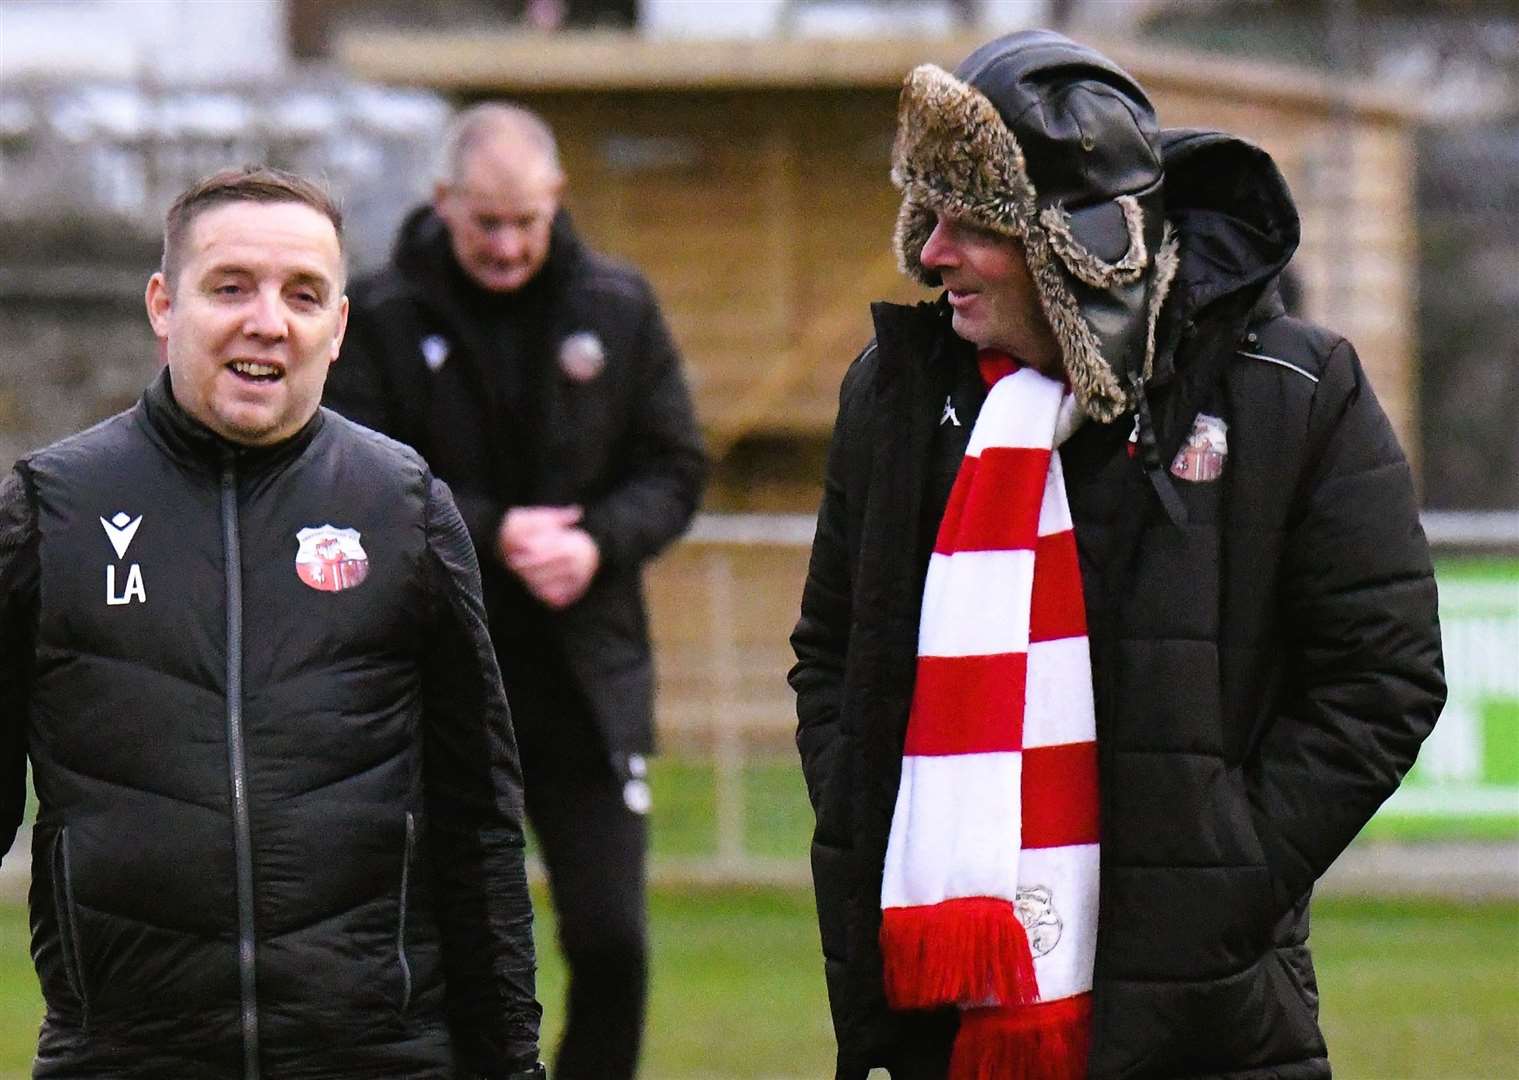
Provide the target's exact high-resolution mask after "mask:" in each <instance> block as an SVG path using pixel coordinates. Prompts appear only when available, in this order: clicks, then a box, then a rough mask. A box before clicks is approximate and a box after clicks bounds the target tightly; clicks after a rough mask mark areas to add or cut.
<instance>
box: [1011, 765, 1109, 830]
mask: <svg viewBox="0 0 1519 1080" xmlns="http://www.w3.org/2000/svg"><path fill="white" fill-rule="evenodd" d="M1021 800H1022V804H1023V846H1024V847H1025V848H1052V847H1065V846H1066V845H1068V844H1095V843H1097V744H1096V743H1094V742H1079V743H1066V744H1064V745H1062V746H1035V747H1030V748H1029V749H1027V750H1025V751H1024V752H1023V788H1022V791H1021Z"/></svg>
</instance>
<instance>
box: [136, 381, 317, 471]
mask: <svg viewBox="0 0 1519 1080" xmlns="http://www.w3.org/2000/svg"><path fill="white" fill-rule="evenodd" d="M137 408H138V412H139V415H140V416H141V418H142V424H143V427H144V428H145V429H146V430H147V432H148V435H149V437H150V438H151V439H152V440H153V441H154V442H155V443H156V444H157V445H158V446H159V448H160V449H162V450H163V451H164V452H165V453H166V454H168V455H169V456H170V457H172V458H173V459H175V460H176V461H178V462H180V463H181V464H184V465H188V466H190V467H192V468H202V469H210V470H215V469H219V468H221V467H222V465H224V464H226V463H227V462H229V461H230V462H232V463H235V464H236V465H237V467H238V470H239V471H240V472H265V471H268V470H271V469H276V468H279V467H280V466H282V465H284V464H286V463H288V462H290V461H293V460H295V459H296V458H297V457H299V456H300V455H301V453H302V452H304V451H305V449H306V448H307V447H308V446H310V445H311V442H312V440H313V439H315V438H316V436H317V433H318V432H320V431H321V430H322V427H323V425H324V424H325V422H326V421H325V419H324V418H323V416H322V410H321V409H318V410H317V411H316V412H315V413H314V414H313V415H312V417H311V419H309V420H307V421H306V423H305V424H304V425H302V427H301V429H300V430H299V431H297V432H296V433H295V434H294V435H292V436H290V438H288V439H285V440H283V441H282V442H278V443H274V444H273V445H270V446H245V445H243V444H242V443H235V442H233V441H231V440H230V439H225V438H223V437H222V436H220V435H218V434H217V433H216V432H214V431H212V430H211V429H210V428H208V427H206V426H205V425H204V424H202V423H201V422H200V421H199V420H197V419H195V417H193V416H191V415H190V414H189V413H187V412H186V411H185V410H184V409H183V408H182V407H181V406H180V404H179V402H178V401H176V400H174V387H173V381H172V379H171V378H170V376H169V369H168V367H167V366H165V367H164V368H163V369H162V370H161V371H159V373H158V376H157V377H156V378H155V379H154V380H153V381H152V382H151V383H149V384H148V388H147V389H146V390H144V391H143V394H142V398H141V399H140V400H139V401H138V405H137Z"/></svg>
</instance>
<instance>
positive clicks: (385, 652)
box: [24, 377, 447, 1077]
mask: <svg viewBox="0 0 1519 1080" xmlns="http://www.w3.org/2000/svg"><path fill="white" fill-rule="evenodd" d="M24 467H25V469H26V471H27V472H28V473H29V475H30V479H31V483H32V486H33V490H34V492H35V498H36V507H37V521H38V528H39V533H40V543H39V555H40V566H41V579H40V611H39V616H38V627H37V637H36V668H35V683H34V687H33V693H32V697H31V710H30V716H29V752H30V755H31V758H32V762H33V770H34V782H35V785H36V789H37V794H38V798H39V812H38V819H37V824H36V829H35V832H34V841H33V871H34V882H35V884H34V886H33V895H32V902H33V911H34V914H33V927H34V946H33V951H34V954H35V956H36V959H37V967H38V971H39V974H40V976H41V979H42V984H43V994H44V997H45V998H46V1001H47V1020H46V1022H45V1024H44V1028H43V1034H42V1039H41V1045H40V1049H39V1070H38V1075H44V1076H45V1075H52V1074H53V1072H55V1071H56V1072H59V1073H62V1072H64V1071H67V1070H70V1069H72V1070H78V1069H80V1068H84V1069H85V1070H86V1071H91V1070H98V1071H99V1072H100V1073H101V1074H104V1073H106V1072H109V1071H110V1070H112V1069H115V1068H124V1067H133V1068H138V1069H141V1068H143V1067H144V1062H157V1063H158V1065H157V1067H158V1068H160V1069H162V1070H166V1071H164V1072H163V1073H162V1074H163V1075H170V1074H175V1075H190V1074H191V1073H192V1072H193V1074H194V1075H227V1076H238V1075H241V1076H245V1077H251V1076H257V1075H259V1074H260V1070H262V1073H263V1075H267V1076H284V1075H296V1072H295V1069H296V1063H298V1062H300V1063H305V1064H306V1065H307V1066H309V1065H310V1064H311V1062H312V1060H313V1055H316V1056H317V1057H320V1056H322V1055H321V1053H320V1051H328V1052H332V1053H338V1054H341V1056H340V1057H337V1058H335V1059H334V1060H337V1061H343V1062H349V1063H357V1062H359V1061H360V1060H362V1058H363V1055H362V1053H360V1052H359V1050H358V1049H357V1048H358V1047H360V1046H363V1045H367V1044H371V1043H373V1044H376V1045H379V1044H388V1045H390V1046H392V1047H395V1046H397V1045H401V1044H405V1045H407V1046H409V1047H411V1048H412V1049H413V1050H419V1051H420V1050H422V1047H421V1045H420V1044H422V1043H426V1044H428V1045H429V1046H430V1047H431V1048H432V1049H431V1050H430V1051H425V1052H422V1054H421V1057H420V1058H410V1059H409V1060H410V1061H411V1062H412V1064H413V1065H414V1066H418V1069H417V1074H418V1075H420V1074H421V1072H422V1071H423V1070H422V1069H421V1068H420V1066H421V1065H422V1064H423V1063H424V1061H425V1060H426V1059H427V1058H429V1057H435V1058H436V1059H437V1060H439V1061H441V1060H443V1058H444V1057H445V1056H446V1053H447V1050H446V1036H445V1035H444V1034H443V1033H442V1024H441V1019H440V1016H439V1013H440V1011H441V1010H440V1006H439V999H441V972H440V970H439V964H438V949H437V930H436V925H435V921H434V919H433V916H432V911H431V902H430V898H429V897H427V896H426V895H424V894H425V891H426V890H425V889H423V888H422V886H423V885H424V883H425V880H426V877H427V875H425V874H417V873H415V872H414V865H415V864H416V863H417V862H418V861H419V860H420V859H421V855H420V853H419V850H418V849H419V846H420V844H421V843H422V837H423V836H424V827H423V822H422V796H421V781H420V768H421V761H420V754H419V745H420V743H419V739H418V731H417V725H418V722H419V709H418V702H419V697H418V693H417V690H418V672H417V660H416V658H417V656H418V655H419V654H420V652H421V649H420V641H419V638H420V635H421V634H422V633H423V632H424V631H425V626H426V623H427V619H426V614H427V605H428V604H429V602H430V598H429V596H428V591H427V585H426V573H425V564H424V558H425V550H426V506H427V493H428V484H429V477H428V474H427V472H426V469H425V466H424V465H423V464H422V462H421V460H420V459H419V458H418V457H417V456H416V455H415V454H412V453H411V452H410V451H407V450H405V449H404V448H400V447H399V446H398V444H395V443H392V442H390V441H389V440H386V439H383V438H382V437H379V436H376V435H374V434H372V433H369V432H367V431H365V430H364V429H362V428H359V427H357V426H355V425H353V424H350V423H349V422H347V421H345V420H343V419H341V418H339V417H337V416H335V415H333V414H330V413H326V412H325V411H323V412H321V413H318V415H317V416H316V417H314V418H313V419H312V421H311V422H310V423H308V424H307V425H306V427H305V428H304V429H302V431H301V432H300V433H299V434H297V435H296V436H295V437H294V438H292V439H291V440H288V441H287V442H285V443H282V444H280V445H279V446H275V447H270V448H253V449H248V448H236V447H233V446H232V445H230V444H228V443H225V442H223V441H222V440H220V439H218V438H216V437H215V436H214V435H212V434H211V433H210V432H208V431H207V430H205V429H204V428H202V427H200V426H199V425H198V424H196V423H195V422H194V421H193V420H191V419H190V418H188V417H187V416H186V415H185V414H184V413H183V412H181V411H180V410H179V408H178V407H177V406H176V405H175V403H174V402H173V400H172V396H171V395H170V393H169V391H168V386H167V379H166V377H165V378H161V379H160V380H159V381H158V382H157V383H156V384H155V385H154V386H153V387H152V388H150V390H149V391H148V392H147V394H145V395H144V397H143V399H142V401H141V402H140V403H139V404H138V405H137V406H136V407H135V408H134V409H132V410H130V411H128V412H125V413H122V414H121V415H119V416H117V417H115V418H113V419H111V420H108V421H106V422H104V423H103V424H101V425H99V426H97V427H95V428H93V429H91V430H89V431H87V432H84V433H83V434H81V435H78V436H75V437H73V438H71V439H68V440H65V441H64V442H61V443H58V444H56V445H55V446H52V447H50V448H48V449H46V450H43V451H40V452H38V453H36V454H34V455H32V456H31V457H30V458H29V459H28V460H27V461H26V463H25V466H24ZM408 908H410V910H409V911H408ZM408 920H410V924H409V925H408ZM424 995H425V996H426V997H427V999H428V1000H427V1002H426V1003H425V1005H426V1007H425V1008H422V1007H419V1006H420V1005H421V1004H423V1003H422V1002H421V999H422V997H423V996H424ZM429 1014H431V1015H429ZM176 1070H178V1071H177V1072H176ZM150 1071H151V1068H150ZM91 1074H92V1075H94V1074H95V1073H94V1072H91ZM69 1075H74V1072H69ZM112 1075H114V1073H112ZM299 1075H303V1076H304V1075H323V1076H326V1075H329V1073H328V1072H326V1071H320V1072H313V1071H310V1069H309V1068H307V1069H304V1070H302V1071H301V1072H300V1073H299ZM331 1075H338V1073H336V1072H334V1073H332V1074H331Z"/></svg>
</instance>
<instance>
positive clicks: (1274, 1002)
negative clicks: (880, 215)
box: [791, 132, 1444, 1080]
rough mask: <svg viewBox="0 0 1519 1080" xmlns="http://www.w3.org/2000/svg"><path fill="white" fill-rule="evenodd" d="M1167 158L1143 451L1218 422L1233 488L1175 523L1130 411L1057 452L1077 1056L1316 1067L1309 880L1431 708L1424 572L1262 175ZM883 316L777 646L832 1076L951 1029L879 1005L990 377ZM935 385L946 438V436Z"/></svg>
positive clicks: (1394, 778) (1362, 384) (1249, 166)
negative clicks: (1066, 630)
mask: <svg viewBox="0 0 1519 1080" xmlns="http://www.w3.org/2000/svg"><path fill="white" fill-rule="evenodd" d="M1165 149H1166V164H1165V167H1166V175H1167V181H1166V201H1167V207H1168V216H1169V218H1170V220H1171V221H1172V223H1173V225H1174V226H1175V227H1176V229H1177V230H1178V233H1179V235H1180V239H1181V267H1180V270H1179V272H1178V276H1177V280H1176V282H1175V284H1174V286H1173V291H1172V293H1171V297H1170V299H1169V300H1168V302H1167V307H1166V310H1165V316H1164V320H1163V324H1162V327H1161V342H1162V348H1161V350H1160V354H1159V356H1158V357H1157V364H1156V371H1155V374H1154V377H1153V379H1152V380H1151V381H1150V383H1149V385H1148V396H1149V400H1150V404H1151V407H1152V410H1153V415H1154V420H1155V429H1156V434H1157V438H1158V440H1159V443H1160V449H1161V453H1162V455H1163V457H1162V460H1163V461H1167V462H1169V461H1171V460H1172V457H1173V456H1174V455H1175V454H1176V453H1177V451H1178V450H1179V449H1180V448H1181V446H1182V444H1183V442H1184V440H1185V439H1186V437H1187V436H1188V434H1189V433H1190V432H1191V431H1192V430H1193V424H1194V418H1195V417H1197V416H1198V415H1199V414H1206V415H1208V416H1211V417H1216V418H1219V419H1221V420H1223V421H1224V422H1225V423H1226V424H1227V444H1228V452H1227V459H1226V462H1225V464H1224V468H1223V472H1222V475H1221V477H1219V478H1217V479H1214V480H1211V481H1206V482H1186V481H1185V480H1181V479H1178V480H1177V481H1176V484H1175V486H1176V488H1177V489H1178V492H1179V494H1180V497H1181V499H1182V501H1183V503H1184V504H1185V509H1186V514H1187V522H1186V524H1185V525H1184V526H1182V527H1178V526H1177V525H1174V524H1172V523H1171V521H1170V520H1169V519H1168V517H1167V515H1166V514H1165V513H1163V512H1162V510H1161V507H1160V504H1159V502H1158V500H1157V499H1156V495H1155V492H1154V491H1153V490H1152V488H1151V485H1150V484H1149V483H1147V482H1146V480H1145V477H1144V475H1143V471H1142V469H1141V467H1140V464H1139V462H1138V460H1136V459H1135V458H1134V457H1132V456H1131V454H1130V452H1129V441H1128V437H1129V435H1130V432H1131V431H1132V430H1133V426H1134V425H1133V416H1132V413H1130V414H1127V415H1125V416H1123V417H1121V418H1120V419H1119V420H1117V421H1116V422H1114V423H1112V424H1108V425H1100V424H1096V423H1091V422H1088V423H1087V424H1085V425H1084V426H1083V427H1082V429H1081V430H1079V431H1078V432H1077V433H1076V434H1075V435H1074V436H1073V437H1072V438H1071V439H1070V441H1069V442H1068V443H1066V444H1065V446H1064V448H1063V449H1062V451H1061V454H1062V462H1063V465H1064V470H1065V476H1066V484H1067V488H1068V493H1069V497H1070V502H1071V510H1072V514H1073V517H1074V520H1075V525H1076V534H1077V543H1078V547H1079V549H1080V556H1081V569H1082V579H1083V586H1084V592H1085V597H1086V603H1087V609H1088V621H1089V625H1090V636H1091V648H1092V660H1093V663H1092V668H1093V677H1094V682H1095V685H1094V690H1095V697H1096V705H1097V727H1098V740H1099V754H1100V775H1101V806H1102V880H1101V908H1100V930H1099V935H1100V936H1099V942H1098V951H1097V960H1096V972H1095V987H1094V1007H1095V1029H1094V1039H1095V1042H1094V1046H1093V1051H1092V1057H1091V1063H1090V1072H1091V1075H1092V1076H1094V1077H1104V1078H1106V1077H1181V1076H1188V1077H1200V1076H1230V1077H1259V1078H1265V1077H1276V1078H1302V1080H1307V1078H1315V1077H1327V1076H1329V1064H1328V1059H1327V1055H1326V1050H1325V1046H1324V1041H1323V1038H1322V1036H1321V1034H1320V1032H1319V1028H1318V1023H1317V1011H1318V1010H1317V989H1316V986H1315V982H1314V974H1313V968H1312V965H1311V962H1310V958H1309V953H1308V948H1307V944H1306V938H1307V928H1308V921H1307V908H1308V898H1309V893H1310V890H1311V888H1312V885H1313V883H1314V881H1315V879H1316V878H1318V876H1319V875H1320V874H1321V873H1322V872H1323V871H1324V870H1325V869H1326V868H1327V867H1328V866H1329V864H1330V862H1331V861H1332V860H1333V859H1334V858H1335V856H1337V855H1338V854H1339V853H1340V852H1341V851H1342V850H1343V849H1344V847H1345V846H1346V845H1347V844H1348V843H1349V842H1350V840H1351V838H1352V837H1354V836H1355V834H1356V832H1357V831H1358V830H1359V829H1360V828H1361V827H1362V825H1364V824H1365V822H1366V821H1367V819H1368V818H1370V816H1371V815H1372V813H1373V812H1374V811H1375V810H1376V808H1377V806H1378V805H1379V804H1380V803H1381V802H1382V800H1383V799H1385V798H1386V797H1387V795H1388V794H1389V793H1391V792H1392V790H1393V789H1394V788H1395V787H1396V786H1397V784H1398V782H1399V779H1400V778H1401V777H1402V775H1403V773H1404V772H1405V771H1406V770H1407V768H1408V767H1409V765H1410V764H1411V763H1412V761H1413V759H1414V755H1415V753H1416V751H1417V749H1418V746H1419V743H1420V741H1421V740H1422V739H1423V738H1424V736H1425V735H1426V734H1427V733H1428V732H1429V730H1430V728H1431V726H1432V725H1433V723H1434V721H1435V718H1436V716H1437V714H1438V712H1439V710H1440V706H1441V704H1442V702H1443V699H1444V681H1443V675H1442V665H1441V654H1440V641H1439V631H1438V625H1437V622H1436V614H1435V587H1434V581H1433V578H1432V573H1431V568H1430V563H1429V556H1428V552H1427V548H1426V545H1425V542H1424V537H1423V534H1422V532H1421V531H1420V528H1419V524H1418V515H1417V511H1416V506H1415V502H1414V496H1413V486H1412V483H1411V478H1410V475H1409V469H1408V466H1407V464H1406V462H1405V460H1404V457H1403V454H1402V453H1401V451H1400V449H1399V447H1398V445H1397V443H1396V441H1395V439H1394V437H1393V434H1392V431H1391V429H1390V428H1389V426H1388V423H1387V420H1386V418H1385V416H1384V415H1383V413H1382V410H1381V408H1380V407H1379V406H1378V404H1377V402H1376V399H1375V397H1374V396H1373V394H1372V391H1371V387H1370V385H1369V384H1368V382H1367V380H1366V375H1365V372H1364V371H1363V370H1362V368H1361V366H1360V363H1359V362H1358V360H1357V358H1356V355H1355V352H1354V350H1353V349H1352V348H1351V346H1350V345H1349V343H1347V342H1346V341H1344V340H1343V339H1342V338H1338V337H1336V336H1334V335H1332V334H1330V333H1327V332H1325V331H1323V330H1320V329H1317V328H1315V327H1313V326H1310V325H1308V324H1306V323H1303V322H1300V321H1298V320H1296V319H1293V318H1289V317H1287V316H1286V315H1285V314H1284V313H1283V311H1282V308H1281V305H1280V303H1279V302H1278V301H1276V299H1275V292H1274V288H1273V281H1274V278H1275V276H1276V275H1277V274H1278V273H1279V272H1280V270H1281V268H1282V266H1284V265H1285V263H1286V261H1287V259H1288V258H1289V256H1290V255H1291V253H1292V250H1293V248H1294V246H1295V244H1296V240H1297V217H1296V214H1295V212H1294V210H1293V208H1292V205H1291V202H1290V198H1289V196H1288V194H1287V192H1286V188H1285V186H1284V185H1283V184H1282V182H1281V179H1280V176H1279V174H1278V173H1277V171H1276V169H1275V167H1274V165H1272V163H1271V162H1270V160H1269V159H1268V158H1267V157H1266V155H1265V154H1264V153H1262V152H1261V151H1259V150H1257V149H1255V148H1253V147H1249V146H1247V145H1245V144H1243V143H1240V142H1238V141H1235V140H1232V139H1230V138H1228V137H1225V136H1221V135H1215V134H1205V133H1188V132H1171V133H1168V135H1167V137H1166V139H1165ZM875 324H876V333H877V337H876V341H875V342H874V343H873V345H872V346H871V347H869V348H867V349H866V351H865V353H864V354H863V355H862V356H861V358H860V359H859V360H858V361H857V362H856V363H855V364H854V366H853V367H852V368H851V369H850V372H849V374H848V375H847V376H846V378H845V381H844V387H843V391H842V395H841V404H840V413H839V420H838V426H837V428H836V430H835V433H834V442H833V447H832V451H831V455H830V459H829V463H828V473H827V481H826V487H825V493H824V498H823V505H822V509H821V511H820V515H819V519H818V531H817V538H816V542H815V545H814V549H813V555H812V563H811V568H810V571H809V575H808V580H807V585H806V590H805V593H804V596H803V600H802V615H801V620H800V622H799V623H798V625H797V628H796V631H795V634H794V635H793V638H792V642H793V645H794V647H795V649H796V653H797V657H798V663H797V665H796V667H795V668H794V669H793V670H792V673H791V682H792V685H793V686H794V688H795V689H796V692H797V712H798V719H799V724H798V730H797V742H798V746H799V748H800V751H801V756H802V762H803V767H804V770H805V772H806V777H807V784H808V789H809V792H810V794H811V797H812V801H813V805H814V808H815V810H816V813H817V828H816V833H815V836H814V842H813V848H812V861H813V873H814V879H815V884H816V889H817V901H818V913H819V919H820V923H821V928H822V938H823V951H824V960H825V968H826V972H827V978H828V989H829V996H830V1001H831V1004H832V1007H833V1013H834V1023H835V1028H836V1032H837V1035H838V1039H839V1070H838V1075H839V1076H840V1077H841V1078H851V1080H858V1078H863V1077H864V1075H865V1073H866V1071H867V1069H868V1067H869V1066H870V1065H871V1064H874V1063H879V1062H881V1061H883V1060H884V1059H885V1058H886V1057H887V1056H889V1055H891V1054H892V1053H893V1047H894V1046H899V1045H900V1042H901V1040H902V1039H903V1038H911V1037H921V1035H913V1034H910V1033H913V1032H920V1033H921V1032H923V1031H925V1030H937V1031H939V1032H940V1034H941V1035H942V1036H943V1037H946V1038H947V1037H948V1033H952V1031H953V1017H952V1016H949V1017H941V1018H940V1020H942V1021H943V1022H942V1023H940V1024H939V1025H938V1028H937V1029H933V1028H932V1025H925V1024H923V1023H917V1024H915V1023H914V1021H912V1020H908V1019H905V1018H903V1017H901V1016H894V1015H893V1014H891V1013H889V1011H888V1009H887V1007H886V1005H885V1000H884V996H883V992H882V988H881V967H880V965H881V960H880V953H879V949H878V946H877V942H876V938H877V934H878V932H879V926H880V895H881V875H882V864H883V858H884V854H885V849H886V841H887V835H888V830H889V826H890V822H891V816H892V810H893V805H894V802H895V798H896V790H897V783H898V778H899V774H900V769H901V757H902V739H903V733H904V730H905V726H906V721H907V714H908V705H909V703H910V701H911V697H912V683H913V672H914V666H915V657H916V644H917V628H918V616H919V607H920V603H921V597H922V587H923V579H924V573H925V570H926V566H927V560H928V555H929V553H930V550H931V547H932V542H933V536H934V533H935V531H936V529H937V527H938V523H939V519H940V517H941V515H942V513H943V509H944V505H945V501H946V498H947V496H948V493H949V489H950V486H951V484H952V482H953V479H954V476H955V473H956V471H957V469H958V468H959V464H960V461H961V459H962V457H963V455H964V452H965V446H966V442H967V440H968V437H969V434H970V431H971V427H972V425H973V423H974V419H975V416H976V414H977V411H978V410H979V407H980V403H981V401H982V400H983V398H984V394H985V391H984V389H983V387H982V385H981V382H980V379H979V377H978V375H977V374H976V368H975V362H974V350H973V349H972V348H971V347H970V346H969V345H967V344H966V343H965V342H963V341H961V340H960V339H959V338H957V337H956V336H955V335H954V334H953V332H952V331H951V330H950V324H949V313H948V311H947V310H946V308H945V307H944V306H943V305H942V304H937V305H932V304H924V305H919V306H918V307H917V308H901V307H895V306H890V305H877V306H876V308H875ZM946 399H948V400H949V401H950V402H952V403H953V404H954V405H955V407H956V413H957V415H958V417H959V419H960V420H961V421H962V423H963V426H962V427H955V426H953V425H952V424H944V425H941V424H940V420H941V417H943V416H944V413H945V408H944V406H945V402H946ZM1173 471H1174V470H1173ZM914 541H915V542H914ZM904 1033H909V1034H904Z"/></svg>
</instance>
